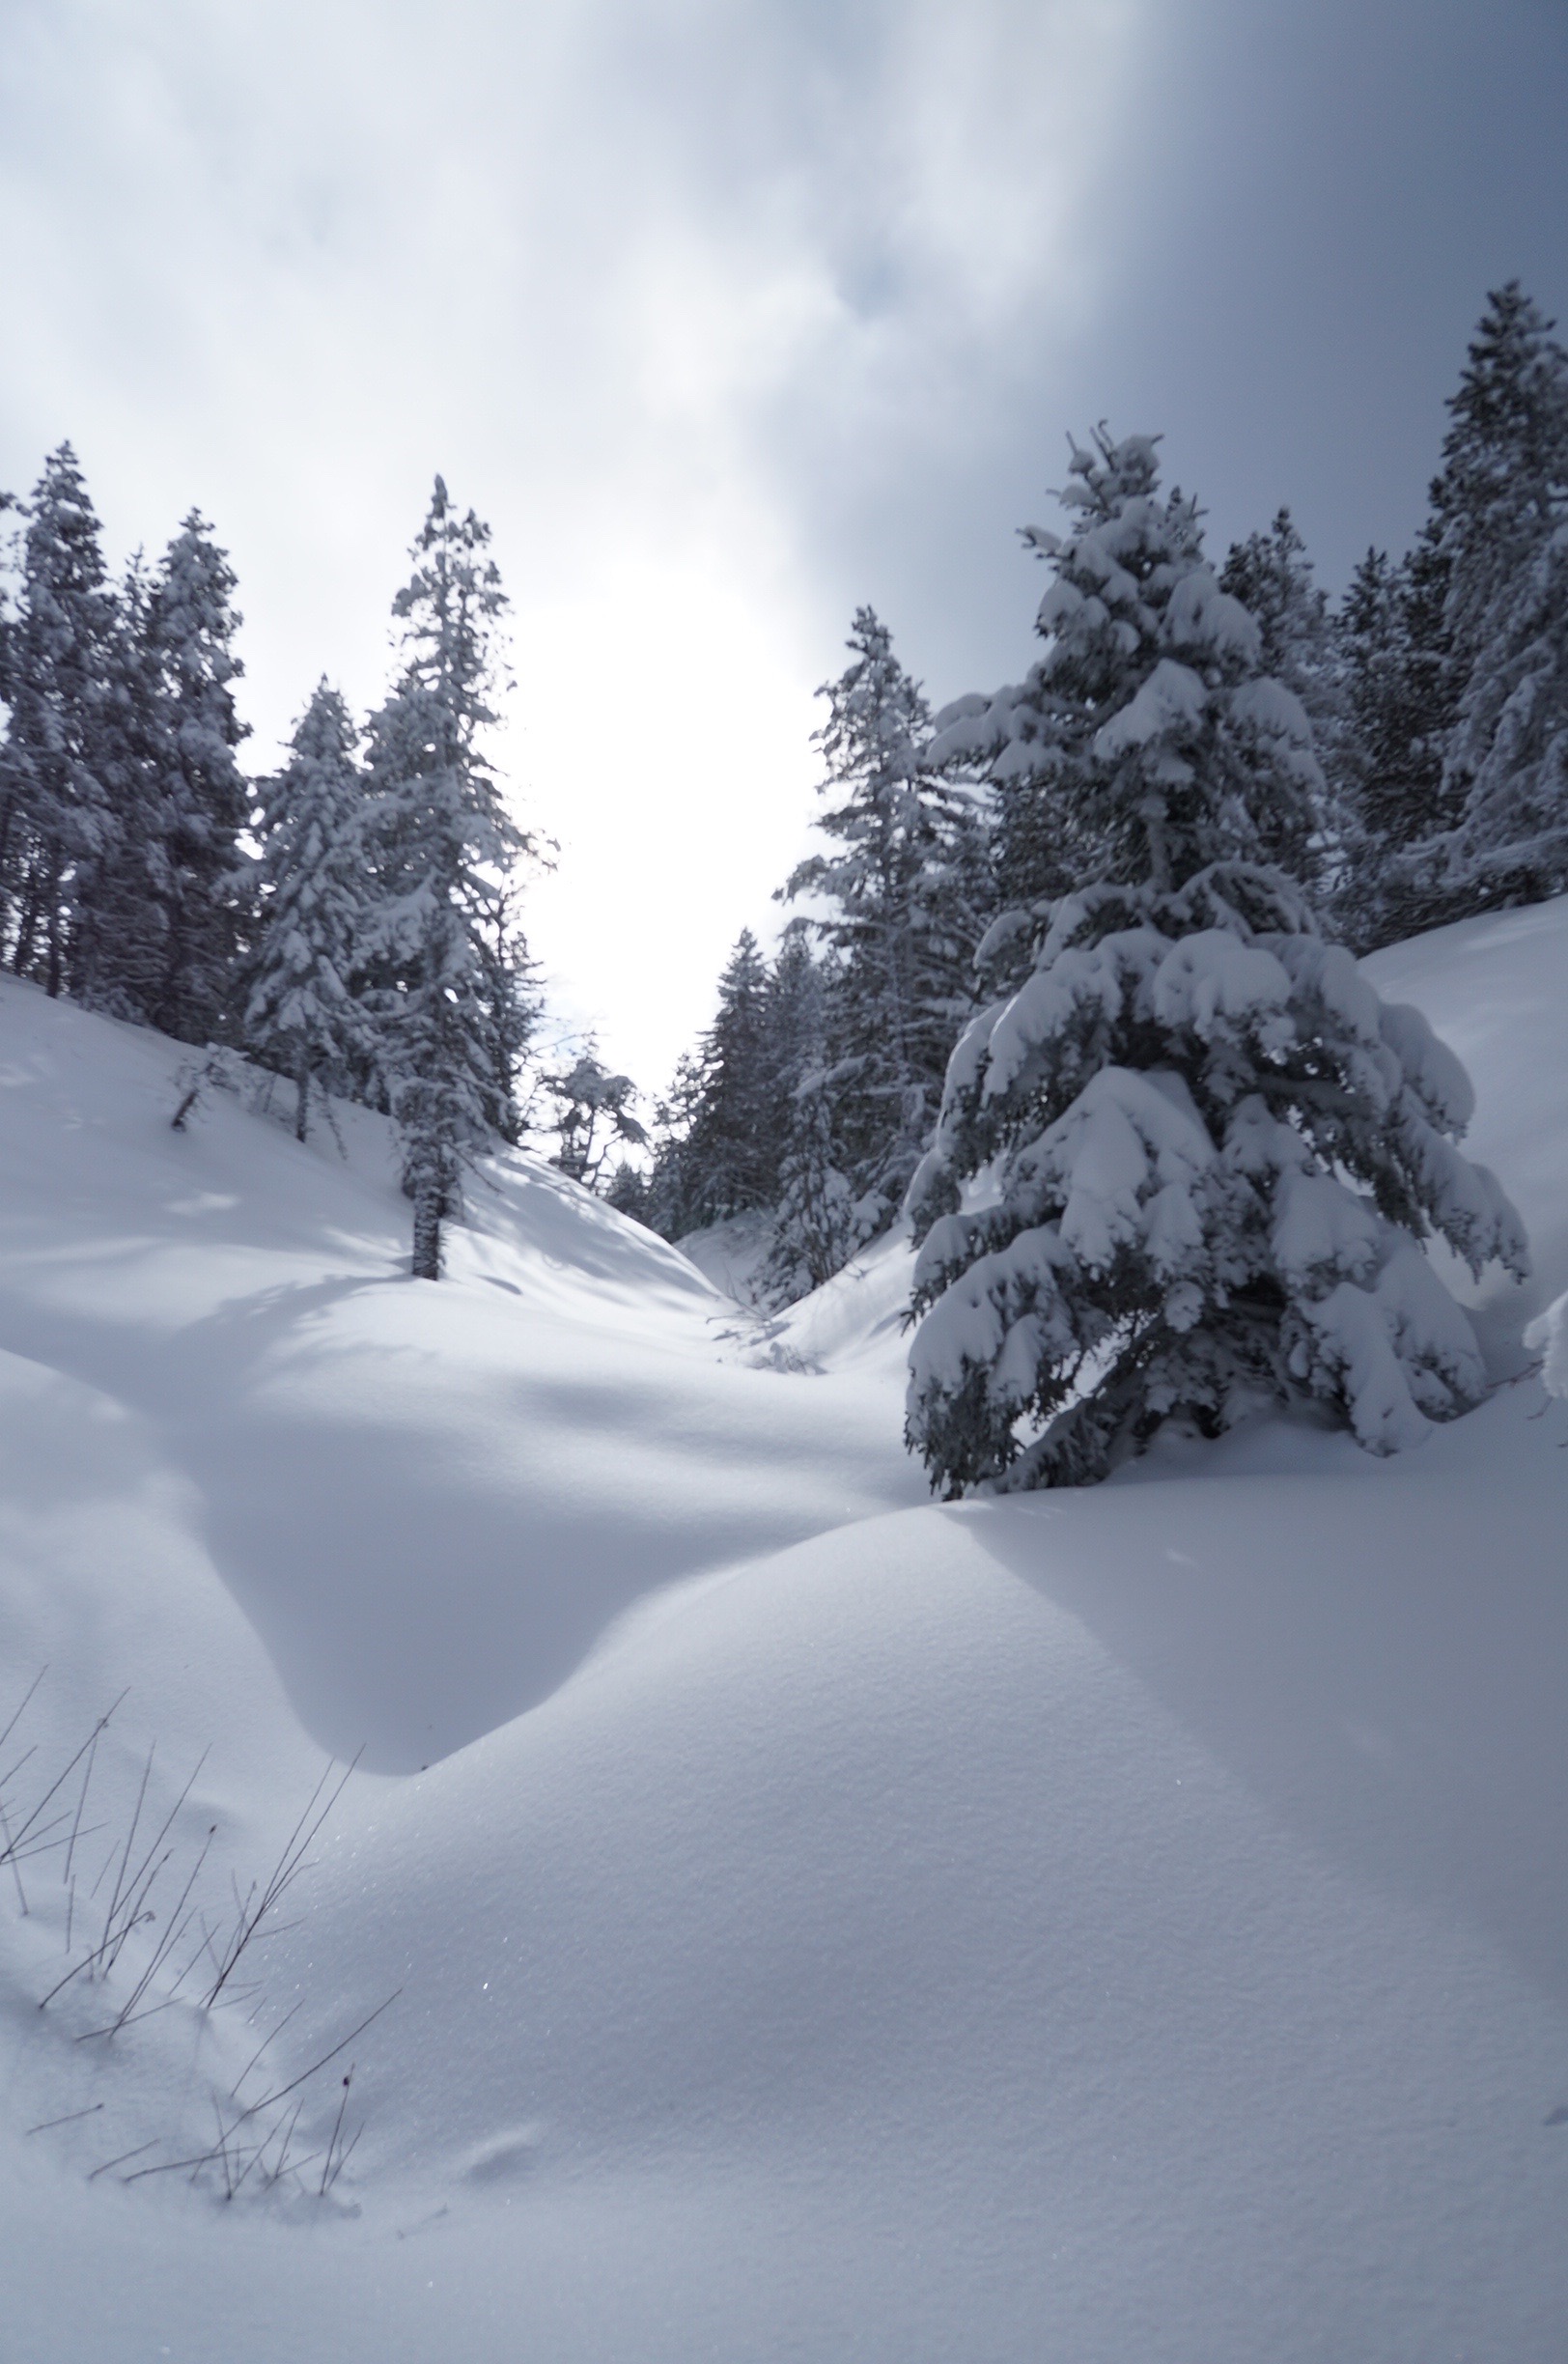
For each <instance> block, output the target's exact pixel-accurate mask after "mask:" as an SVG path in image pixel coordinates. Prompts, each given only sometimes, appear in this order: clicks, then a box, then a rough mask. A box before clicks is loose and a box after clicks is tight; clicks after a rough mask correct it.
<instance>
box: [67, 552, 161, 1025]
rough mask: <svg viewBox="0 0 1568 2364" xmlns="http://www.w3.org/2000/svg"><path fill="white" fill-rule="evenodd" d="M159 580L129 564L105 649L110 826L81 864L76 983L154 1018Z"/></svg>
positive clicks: (116, 1011)
mask: <svg viewBox="0 0 1568 2364" xmlns="http://www.w3.org/2000/svg"><path fill="white" fill-rule="evenodd" d="M151 605H152V585H151V584H150V582H149V580H148V577H147V573H146V570H145V568H144V566H143V563H142V557H141V553H140V551H138V552H137V553H136V554H135V555H134V556H133V557H132V559H131V561H130V563H129V565H128V566H127V567H126V574H125V577H124V580H123V582H122V584H121V587H120V591H119V594H118V597H117V598H116V600H115V603H114V612H113V616H112V618H111V624H110V630H109V633H108V637H107V640H106V642H105V645H104V650H103V683H102V689H103V696H102V702H101V705H100V708H99V711H98V736H97V750H98V751H97V758H96V765H95V768H96V770H97V773H98V779H99V782H100V784H101V786H102V789H103V794H104V800H105V803H106V807H107V812H108V819H109V824H110V826H109V830H108V832H107V835H106V837H105V839H104V840H103V842H102V843H101V844H100V845H99V847H98V849H97V850H96V851H95V852H93V853H92V854H90V855H84V856H83V857H82V858H80V859H79V860H78V862H77V865H76V872H75V881H74V890H73V898H72V899H73V902H74V906H75V909H74V914H73V920H72V928H71V945H70V954H71V957H70V991H71V992H72V994H74V995H75V997H76V999H78V1000H80V1001H83V1002H85V1003H86V1005H87V1006H88V1008H90V1009H98V1010H103V1011H106V1012H107V1013H108V1015H109V1016H111V1017H114V1018H128V1019H130V1020H132V1021H134V1022H135V1023H136V1024H138V1025H142V1026H151V1025H153V1024H154V1022H155V1018H156V1013H157V1010H158V1006H159V1002H160V999H161V997H162V990H163V981H164V976H165V973H166V970H167V966H168V962H167V954H166V949H165V947H166V944H167V939H168V933H169V917H170V906H171V900H172V894H173V887H174V878H173V872H172V868H171V864H170V860H169V855H168V837H169V833H170V812H171V805H172V804H173V802H174V799H173V796H172V792H171V791H170V790H169V788H168V787H167V786H166V781H167V780H168V778H169V777H170V776H171V775H172V772H173V766H172V764H171V763H170V762H169V759H168V715H167V709H166V701H165V697H164V689H163V680H162V671H161V667H160V665H159V662H158V659H157V654H156V651H155V650H154V647H153V645H152V639H151V633H150V618H151Z"/></svg>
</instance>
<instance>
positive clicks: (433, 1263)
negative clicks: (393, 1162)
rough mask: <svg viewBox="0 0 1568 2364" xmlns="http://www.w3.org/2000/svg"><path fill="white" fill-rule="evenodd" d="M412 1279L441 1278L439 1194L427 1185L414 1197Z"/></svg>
mask: <svg viewBox="0 0 1568 2364" xmlns="http://www.w3.org/2000/svg"><path fill="white" fill-rule="evenodd" d="M413 1277H414V1279H415V1280H439V1279H440V1277H441V1200H440V1194H439V1193H438V1192H437V1191H435V1190H434V1189H433V1188H432V1187H431V1186H430V1184H428V1183H426V1184H424V1185H422V1186H421V1188H420V1189H419V1190H418V1192H417V1193H416V1194H415V1196H414V1260H413Z"/></svg>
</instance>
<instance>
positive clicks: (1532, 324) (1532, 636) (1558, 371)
mask: <svg viewBox="0 0 1568 2364" xmlns="http://www.w3.org/2000/svg"><path fill="white" fill-rule="evenodd" d="M1552 326H1553V324H1552V323H1551V322H1550V321H1549V320H1547V319H1545V318H1544V317H1543V315H1542V314H1541V312H1540V311H1539V309H1538V308H1537V307H1536V305H1535V304H1534V303H1532V302H1531V301H1530V299H1529V297H1528V296H1526V295H1525V294H1524V293H1523V291H1522V290H1521V289H1520V287H1519V285H1518V282H1517V281H1511V282H1510V283H1509V285H1508V286H1507V287H1505V288H1501V289H1499V290H1498V291H1497V292H1496V293H1495V294H1494V295H1492V296H1491V297H1490V298H1489V301H1488V308H1487V311H1486V314H1485V316H1484V318H1483V319H1482V322H1481V324H1480V327H1479V329H1478V331H1477V333H1476V337H1475V340H1474V342H1473V343H1472V344H1471V346H1470V358H1469V362H1468V365H1467V367H1466V370H1465V372H1464V375H1463V377H1462V379H1461V380H1460V385H1459V390H1458V392H1457V393H1456V394H1455V396H1454V397H1453V399H1452V401H1451V403H1450V405H1449V408H1450V411H1451V413H1452V423H1451V425H1450V427H1449V431H1448V435H1447V437H1446V440H1445V442H1444V445H1443V468H1442V476H1441V477H1440V479H1439V485H1438V488H1437V490H1438V491H1439V492H1440V494H1441V497H1442V506H1443V511H1444V524H1443V549H1444V552H1445V555H1446V557H1447V560H1448V566H1449V579H1448V594H1447V603H1446V621H1447V624H1448V628H1449V631H1450V633H1452V635H1453V638H1454V641H1455V643H1456V645H1457V647H1458V649H1459V650H1460V652H1461V653H1462V657H1463V661H1464V668H1465V686H1464V689H1463V690H1462V692H1461V695H1460V699H1459V710H1458V715H1457V718H1456V721H1455V725H1454V729H1453V732H1452V735H1451V738H1450V741H1449V745H1448V750H1447V763H1446V767H1445V797H1446V801H1447V802H1449V803H1450V805H1456V806H1457V807H1458V808H1459V810H1458V819H1457V822H1456V823H1455V826H1454V828H1453V830H1451V832H1450V833H1449V835H1448V836H1447V837H1446V838H1445V839H1444V840H1443V841H1442V845H1441V848H1440V849H1438V851H1439V852H1440V853H1441V867H1440V876H1441V879H1442V885H1443V886H1444V887H1445V888H1446V890H1447V892H1448V894H1449V896H1450V897H1451V898H1452V899H1453V900H1454V902H1455V903H1456V904H1457V906H1458V907H1459V908H1460V909H1463V910H1471V911H1473V910H1481V909H1487V908H1490V907H1494V906H1497V905H1502V904H1513V903H1528V902H1535V901H1538V900H1540V899H1541V898H1542V897H1543V896H1546V895H1552V894H1557V893H1560V892H1561V891H1562V890H1563V888H1564V887H1565V886H1568V353H1565V352H1564V351H1563V349H1562V347H1561V346H1560V345H1559V344H1558V343H1557V342H1556V340H1555V339H1554V336H1553V335H1552V333H1551V331H1552Z"/></svg>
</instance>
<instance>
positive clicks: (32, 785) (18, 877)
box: [0, 443, 113, 994]
mask: <svg viewBox="0 0 1568 2364" xmlns="http://www.w3.org/2000/svg"><path fill="white" fill-rule="evenodd" d="M112 623H113V606H112V603H111V601H110V599H109V596H108V593H107V592H106V590H105V587H104V570H103V556H102V551H101V549H100V547H99V535H98V519H97V517H96V515H95V514H94V510H93V504H92V502H91V500H90V499H89V498H88V493H87V487H86V485H85V483H84V482H83V479H82V473H81V470H80V468H79V467H78V465H77V464H76V455H75V453H74V452H73V451H72V450H71V447H70V444H69V443H62V444H61V446H60V448H59V450H58V451H56V452H53V453H51V454H50V456H49V458H48V460H47V461H46V462H45V464H44V468H43V473H42V477H41V478H40V480H39V483H38V485H37V486H36V487H35V489H34V492H33V496H32V499H31V501H30V502H29V504H28V510H27V529H26V534H25V537H24V540H23V545H22V579H21V588H20V598H19V602H18V612H17V615H16V618H15V621H14V625H13V627H12V630H11V632H10V633H9V635H8V638H9V672H10V704H11V727H10V732H9V735H8V738H7V741H6V745H5V746H4V749H3V750H0V893H3V894H4V897H5V904H6V910H5V920H6V923H7V924H8V926H9V933H10V944H9V949H10V955H11V965H12V967H13V969H14V971H16V973H17V974H18V975H19V976H37V977H38V978H39V980H40V981H41V982H42V984H43V985H44V986H45V987H46V988H47V990H48V992H49V993H51V994H58V993H59V991H60V990H61V987H62V985H63V984H64V983H65V982H66V979H67V968H68V961H69V959H70V934H71V929H72V919H73V906H74V887H75V881H76V876H77V873H78V871H79V869H80V868H81V866H82V865H83V864H84V863H89V862H91V861H92V860H93V858H95V857H97V856H98V855H99V854H101V853H102V852H103V850H104V849H105V847H106V845H107V843H108V840H109V837H110V827H111V825H110V818H109V811H108V801H107V797H106V795H105V791H104V786H103V782H102V779H101V778H100V776H99V759H100V755H101V737H102V717H103V702H104V675H105V671H106V661H105V650H106V644H107V641H108V638H109V634H110V632H111V629H112Z"/></svg>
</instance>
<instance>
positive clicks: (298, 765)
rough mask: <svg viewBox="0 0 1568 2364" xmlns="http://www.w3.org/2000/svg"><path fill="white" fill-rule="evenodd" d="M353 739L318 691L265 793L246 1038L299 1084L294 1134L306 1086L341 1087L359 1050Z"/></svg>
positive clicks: (334, 700)
mask: <svg viewBox="0 0 1568 2364" xmlns="http://www.w3.org/2000/svg"><path fill="white" fill-rule="evenodd" d="M357 742H358V733H357V731H356V730H355V729H354V726H353V723H352V722H351V721H350V718H349V710H348V708H347V706H345V704H344V702H343V699H342V698H341V696H340V695H339V694H338V692H337V690H335V689H331V688H329V686H328V685H327V683H326V682H325V681H324V680H323V681H322V682H321V683H320V684H319V685H318V687H317V689H316V690H315V693H314V694H313V696H312V698H311V701H310V704H309V705H308V706H307V707H306V709H305V712H304V714H303V716H302V717H301V718H300V720H299V723H298V725H297V727H296V729H295V731H294V738H293V740H292V741H291V743H290V744H291V756H290V760H289V762H288V763H287V764H286V765H285V766H284V768H283V770H282V771H281V772H280V773H278V774H277V775H276V777H275V778H273V779H270V780H267V781H266V782H265V783H264V784H263V787H262V831H263V837H262V858H261V873H260V891H261V911H260V925H259V939H258V943H257V949H256V955H255V961H254V965H253V969H252V980H251V990H250V998H249V1002H248V1005H247V1007H246V1011H245V1031H246V1035H247V1037H248V1039H249V1041H250V1043H251V1044H252V1046H253V1047H254V1049H255V1051H256V1054H257V1055H258V1057H259V1058H261V1059H262V1060H263V1062H264V1063H265V1064H266V1065H268V1066H273V1067H276V1068H277V1069H278V1070H279V1071H280V1072H281V1073H282V1074H284V1075H286V1076H290V1077H292V1078H293V1080H294V1094H295V1099H294V1134H295V1138H296V1139H297V1140H304V1139H305V1138H306V1136H307V1134H308V1132H309V1129H310V1090H311V1083H312V1079H313V1078H319V1079H320V1080H321V1082H322V1085H323V1086H324V1088H326V1089H328V1090H330V1089H332V1088H333V1087H334V1085H341V1084H342V1083H343V1082H344V1080H345V1079H346V1077H347V1076H348V1074H349V1071H350V1065H351V1063H352V1061H353V1058H354V1055H355V1053H356V1052H359V1053H361V1054H363V1051H364V1048H365V1034H366V1019H365V1013H364V1012H363V1010H362V1009H360V1008H359V1007H358V1006H357V1005H356V1004H355V1002H354V1000H353V999H352V995H351V990H350V988H351V985H352V981H353V975H354V971H355V967H356V965H357V961H358V951H359V945H360V943H362V942H363V940H364V937H365V933H366V918H367V912H366V852H367V846H366V830H365V821H366V793H365V784H364V780H363V777H362V775H361V774H360V771H359V768H358V765H357V763H356V761H355V747H356V746H357Z"/></svg>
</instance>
